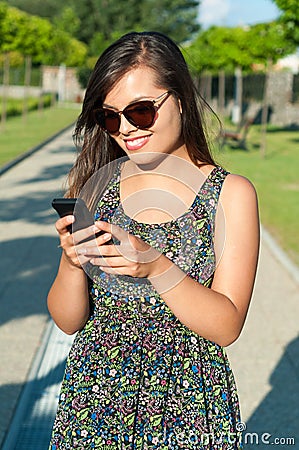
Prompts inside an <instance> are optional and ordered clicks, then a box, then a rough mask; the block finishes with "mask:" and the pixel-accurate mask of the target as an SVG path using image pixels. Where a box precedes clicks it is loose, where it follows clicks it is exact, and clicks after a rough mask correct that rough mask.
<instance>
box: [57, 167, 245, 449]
mask: <svg viewBox="0 0 299 450" xmlns="http://www.w3.org/2000/svg"><path fill="white" fill-rule="evenodd" d="M226 175H227V172H226V171H225V170H224V169H223V168H221V167H219V166H217V167H215V168H214V169H213V170H212V172H211V173H210V175H209V176H208V177H207V178H206V180H205V182H204V184H203V185H202V187H201V189H200V191H199V192H198V194H197V195H196V197H195V199H194V202H193V204H192V206H191V207H190V208H189V209H188V210H187V211H186V212H185V213H184V214H183V215H182V216H180V217H179V218H177V219H175V220H172V221H170V222H166V223H163V224H148V223H140V222H137V221H135V220H133V219H131V218H130V217H128V216H126V214H125V212H124V210H123V208H122V205H121V202H120V196H119V183H120V169H118V170H117V171H116V173H115V175H114V176H113V178H112V179H111V180H110V182H109V184H108V186H107V188H106V191H105V192H104V194H103V196H102V198H101V200H100V202H99V204H98V208H97V211H96V219H101V220H107V221H109V222H113V223H115V224H118V225H120V226H121V227H123V228H124V229H126V230H128V231H129V232H131V233H132V234H135V235H138V236H140V237H142V238H143V239H144V240H145V241H146V242H148V243H149V244H150V245H151V246H153V247H155V248H157V249H159V250H160V251H163V253H164V254H165V255H167V257H168V258H170V259H171V260H172V261H173V262H174V263H175V264H176V265H178V266H179V267H180V268H181V269H182V270H183V271H184V272H186V273H187V274H188V276H190V277H192V278H194V279H195V280H196V281H198V282H199V283H202V284H203V285H205V286H207V287H209V286H210V285H211V283H212V280H213V273H214V270H215V254H214V248H213V237H214V219H215V213H216V208H217V203H218V199H219V195H220V191H221V187H222V184H223V181H224V179H225V177H226ZM91 272H92V269H91ZM90 300H91V304H92V315H91V317H90V318H89V320H88V322H87V323H86V325H85V327H84V328H83V329H82V330H81V331H80V332H78V334H77V336H76V338H75V340H74V343H73V346H72V348H71V351H70V354H69V357H68V360H67V364H66V370H65V376H64V380H63V384H62V388H61V393H60V399H59V405H58V411H57V415H56V420H55V423H54V427H53V434H52V439H51V443H50V447H49V449H50V450H66V449H84V450H87V449H88V450H89V449H98V450H146V449H151V450H155V449H159V450H166V449H167V450H177V449H196V450H200V449H211V450H218V449H219V450H229V449H239V448H242V444H241V441H240V436H239V433H238V423H239V421H240V417H239V404H238V396H237V392H236V385H235V381H234V377H233V374H232V371H231V368H230V365H229V362H228V359H227V356H226V353H225V350H224V349H223V348H222V347H220V346H219V345H217V344H215V343H214V342H211V341H209V340H206V339H204V338H203V337H201V336H199V335H197V334H196V333H195V332H193V331H191V330H190V329H188V328H187V327H186V326H185V325H183V324H182V323H181V322H180V321H179V320H178V318H177V317H176V316H175V315H174V314H173V313H172V311H171V310H170V308H168V306H167V305H166V304H165V302H164V301H163V299H162V298H161V296H160V295H159V294H158V293H157V292H156V291H155V289H154V288H153V286H152V285H151V283H150V282H149V281H148V280H147V279H140V278H133V277H129V276H120V275H108V274H105V273H104V272H102V271H100V270H99V269H97V270H96V269H95V271H94V274H93V275H92V281H91V280H90Z"/></svg>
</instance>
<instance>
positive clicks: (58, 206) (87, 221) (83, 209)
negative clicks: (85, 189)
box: [52, 198, 94, 233]
mask: <svg viewBox="0 0 299 450" xmlns="http://www.w3.org/2000/svg"><path fill="white" fill-rule="evenodd" d="M52 206H53V208H54V209H55V210H56V211H57V212H58V214H59V216H60V217H65V216H68V215H74V216H75V222H74V223H73V224H71V225H69V227H68V230H69V232H70V233H71V232H72V231H77V230H81V229H82V228H87V227H89V226H91V225H93V224H94V219H93V216H92V214H91V212H90V211H89V209H88V208H87V206H86V203H85V202H84V200H82V199H81V198H54V200H53V201H52Z"/></svg>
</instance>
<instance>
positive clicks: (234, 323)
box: [78, 174, 259, 346]
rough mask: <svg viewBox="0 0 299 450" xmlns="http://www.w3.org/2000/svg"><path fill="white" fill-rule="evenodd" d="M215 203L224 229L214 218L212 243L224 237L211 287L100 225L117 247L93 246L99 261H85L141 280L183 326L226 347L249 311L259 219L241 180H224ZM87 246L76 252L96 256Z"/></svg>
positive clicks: (254, 200) (253, 195) (140, 244)
mask: <svg viewBox="0 0 299 450" xmlns="http://www.w3.org/2000/svg"><path fill="white" fill-rule="evenodd" d="M219 201H220V204H221V206H222V210H223V213H224V219H225V229H224V230H223V227H222V226H220V225H219V222H220V220H219V219H218V218H217V216H218V217H220V214H218V213H217V214H216V227H215V228H216V231H215V242H216V243H217V242H218V241H221V240H222V239H221V238H222V237H223V236H222V234H223V232H224V233H225V236H224V239H223V246H222V248H221V246H220V248H219V249H218V250H217V249H216V253H217V252H218V255H217V254H216V256H217V259H218V260H219V262H218V263H217V267H216V270H215V274H214V278H213V283H212V286H211V288H208V287H205V286H203V285H202V284H200V283H198V282H197V281H195V280H193V279H192V278H191V277H189V276H187V275H186V274H185V273H184V272H183V271H182V270H181V269H180V268H179V267H178V266H176V265H175V264H174V263H173V262H172V261H170V260H169V259H168V258H167V257H166V256H164V255H163V254H161V253H159V252H158V251H157V250H155V249H153V248H152V247H150V246H149V245H148V244H146V243H145V242H144V241H142V240H141V239H140V238H138V237H135V236H132V235H129V234H128V233H127V232H126V231H124V230H122V229H121V228H119V227H117V226H115V225H111V224H109V223H106V222H98V223H96V226H98V227H99V229H101V230H103V231H106V232H109V233H111V234H112V235H114V236H115V237H116V238H117V239H118V240H119V241H120V243H121V245H120V246H117V245H103V246H101V247H99V248H98V250H97V251H98V253H99V254H100V255H102V257H100V258H97V257H93V258H91V262H92V263H93V264H96V265H99V266H100V267H101V269H102V270H103V271H105V272H106V273H114V274H115V273H117V274H121V275H130V276H134V277H147V278H148V279H149V280H150V282H151V283H152V285H153V286H154V288H155V289H156V290H157V292H158V293H159V294H160V295H161V297H162V298H163V300H164V301H165V303H166V304H167V305H168V307H169V308H170V309H171V310H172V311H173V313H174V314H175V316H176V317H177V318H178V319H179V320H180V321H181V322H182V323H183V324H184V325H186V326H187V327H188V328H190V329H191V330H193V331H194V332H196V333H197V334H199V335H200V336H203V337H204V338H206V339H209V340H211V341H213V342H216V343H217V344H219V345H221V346H227V345H230V344H231V343H232V342H234V341H235V340H236V339H237V338H238V336H239V334H240V332H241V330H242V327H243V324H244V321H245V318H246V314H247V310H248V307H249V302H250V298H251V295H252V290H253V285H254V279H255V273H256V267H257V260H258V250H259V218H258V206H257V197H256V192H255V189H254V187H253V186H252V184H251V183H250V182H249V181H248V180H247V179H246V178H243V177H241V176H238V175H231V174H230V175H228V176H227V177H226V179H225V181H224V183H223V187H222V191H221V195H220V199H219ZM219 209H220V208H219V205H218V210H219ZM88 245H92V244H84V246H83V247H84V248H82V249H78V252H79V253H81V252H82V253H84V254H85V255H86V256H88V254H90V255H96V253H97V251H96V248H95V247H93V248H90V249H88ZM216 248H217V246H216ZM220 252H221V255H220ZM103 257H104V258H103Z"/></svg>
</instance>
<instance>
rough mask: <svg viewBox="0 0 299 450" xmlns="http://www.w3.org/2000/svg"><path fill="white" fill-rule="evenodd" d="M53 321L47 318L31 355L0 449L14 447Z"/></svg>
mask: <svg viewBox="0 0 299 450" xmlns="http://www.w3.org/2000/svg"><path fill="white" fill-rule="evenodd" d="M53 328H54V322H53V321H51V320H49V321H48V323H46V325H45V330H44V332H43V333H42V336H41V341H40V345H39V348H38V349H37V352H36V353H35V355H34V356H33V360H32V364H31V368H30V369H29V373H28V376H27V379H26V381H25V382H24V386H23V388H22V390H21V393H20V397H19V399H18V401H17V404H16V409H15V412H14V415H13V418H12V420H11V422H10V424H9V427H8V430H7V433H6V435H5V436H4V441H3V446H2V447H1V450H12V449H14V448H15V444H16V441H17V439H18V435H19V434H18V429H19V427H20V424H22V421H23V420H24V417H26V413H27V405H28V402H29V399H30V396H31V395H32V391H31V387H30V384H29V382H32V381H33V380H35V379H36V378H37V374H38V370H39V368H40V366H41V363H42V360H43V356H44V354H45V351H46V348H47V343H48V341H49V339H50V337H51V333H52V332H53Z"/></svg>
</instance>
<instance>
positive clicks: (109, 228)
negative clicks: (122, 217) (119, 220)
mask: <svg viewBox="0 0 299 450" xmlns="http://www.w3.org/2000/svg"><path fill="white" fill-rule="evenodd" d="M95 226H96V227H98V229H99V230H103V231H106V232H107V233H111V234H112V235H113V236H115V237H116V239H118V240H119V241H124V240H128V235H129V233H128V232H127V231H126V230H124V229H123V228H121V227H119V226H118V225H114V224H112V223H108V222H104V221H103V220H98V221H97V222H95Z"/></svg>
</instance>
